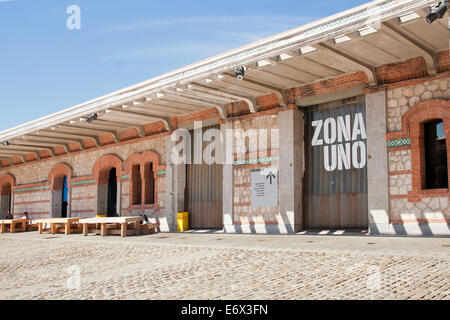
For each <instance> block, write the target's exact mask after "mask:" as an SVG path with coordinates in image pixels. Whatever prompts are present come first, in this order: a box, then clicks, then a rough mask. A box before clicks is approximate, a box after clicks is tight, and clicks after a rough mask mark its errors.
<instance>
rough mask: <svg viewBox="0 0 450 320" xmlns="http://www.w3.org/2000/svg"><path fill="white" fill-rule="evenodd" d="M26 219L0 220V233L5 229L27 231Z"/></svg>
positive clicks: (12, 231) (13, 231)
mask: <svg viewBox="0 0 450 320" xmlns="http://www.w3.org/2000/svg"><path fill="white" fill-rule="evenodd" d="M27 224H28V219H7V220H0V233H5V232H7V231H9V232H11V233H15V232H25V231H27Z"/></svg>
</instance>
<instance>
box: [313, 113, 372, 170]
mask: <svg viewBox="0 0 450 320" xmlns="http://www.w3.org/2000/svg"><path fill="white" fill-rule="evenodd" d="M311 126H312V128H314V134H313V137H312V141H311V145H312V146H313V147H320V148H323V166H324V168H325V170H326V171H329V172H332V171H335V170H339V171H341V170H350V169H352V167H353V168H355V169H363V168H364V167H365V166H366V164H367V150H366V142H365V140H366V139H367V133H366V127H365V124H364V117H363V114H362V113H356V114H355V116H354V121H353V122H352V121H351V115H349V114H348V115H345V116H339V117H337V118H334V117H330V118H327V119H325V120H315V121H312V122H311Z"/></svg>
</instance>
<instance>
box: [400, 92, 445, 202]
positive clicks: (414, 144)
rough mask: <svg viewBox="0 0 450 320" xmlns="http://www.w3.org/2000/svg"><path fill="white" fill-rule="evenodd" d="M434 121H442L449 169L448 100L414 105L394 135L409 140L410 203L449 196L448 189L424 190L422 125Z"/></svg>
mask: <svg viewBox="0 0 450 320" xmlns="http://www.w3.org/2000/svg"><path fill="white" fill-rule="evenodd" d="M435 119H442V120H443V122H444V132H445V134H446V136H447V139H446V143H447V167H448V168H450V155H449V151H450V139H449V137H450V102H449V101H448V100H443V99H433V100H427V101H423V102H420V103H418V104H416V105H415V106H414V107H413V108H411V109H410V110H408V112H406V113H405V114H404V115H403V117H402V129H403V130H402V131H401V132H398V133H396V134H397V135H398V136H399V137H400V138H410V139H411V157H412V159H411V164H412V168H413V171H412V191H410V192H409V199H410V201H421V199H422V197H427V196H446V195H447V196H448V195H449V189H445V190H443V189H437V190H424V186H425V178H426V177H425V174H426V172H425V171H426V170H425V144H424V143H425V142H424V123H426V122H428V121H430V120H435ZM449 178H450V175H449ZM449 184H450V181H449Z"/></svg>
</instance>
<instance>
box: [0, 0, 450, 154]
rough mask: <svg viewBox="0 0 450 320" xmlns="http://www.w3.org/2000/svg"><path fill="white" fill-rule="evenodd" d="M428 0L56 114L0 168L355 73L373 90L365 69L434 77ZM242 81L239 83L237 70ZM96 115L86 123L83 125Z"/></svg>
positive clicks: (3, 149)
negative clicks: (400, 65) (405, 67)
mask: <svg viewBox="0 0 450 320" xmlns="http://www.w3.org/2000/svg"><path fill="white" fill-rule="evenodd" d="M436 3H437V0H433V1H430V0H419V1H417V0H410V1H408V0H406V1H405V0H403V1H401V0H384V1H374V2H371V3H369V4H367V5H363V6H360V7H357V8H354V9H352V10H349V11H346V12H342V13H340V14H337V15H334V16H331V17H329V18H326V19H322V20H319V21H317V22H314V23H311V24H308V25H306V26H303V27H299V28H296V29H293V30H290V31H287V32H284V33H282V34H279V35H276V36H273V37H270V38H267V39H264V40H261V41H258V42H256V43H253V44H250V45H248V46H245V47H243V48H239V49H236V50H232V51H230V52H227V53H224V54H222V55H219V56H216V57H214V58H210V59H207V60H204V61H201V62H199V63H197V64H193V65H191V66H188V67H185V68H182V69H179V70H176V71H173V72H170V73H168V74H165V75H163V76H159V77H156V78H153V79H150V80H148V81H145V82H142V83H139V84H137V85H134V86H131V87H128V88H125V89H123V90H119V91H117V92H114V93H111V94H109V95H106V96H103V97H100V98H97V99H95V100H92V101H89V102H86V103H83V104H81V105H77V106H74V107H72V108H69V109H67V110H64V111H61V112H58V113H56V114H53V115H50V116H47V117H44V118H42V119H38V120H35V121H32V122H29V123H27V124H24V125H21V126H18V127H15V128H12V129H9V130H6V131H4V132H1V133H0V142H1V143H2V144H1V145H0V160H9V162H11V163H12V161H11V160H12V157H19V158H20V159H21V160H22V161H25V155H27V154H34V155H35V158H37V159H40V152H41V151H45V152H49V153H50V155H51V156H54V155H55V152H54V148H56V147H63V148H64V150H65V151H66V152H67V153H70V149H69V144H70V143H76V144H77V145H78V146H79V147H80V148H81V150H84V149H85V148H86V146H85V145H84V143H85V141H86V140H87V139H88V140H90V141H93V142H94V145H95V146H99V145H100V138H99V137H100V136H103V135H111V136H112V138H113V141H114V142H120V132H121V131H123V130H127V129H131V128H135V129H137V130H138V132H139V136H140V137H143V136H145V131H144V129H143V126H144V125H146V124H151V123H156V122H161V121H162V123H163V124H164V127H165V129H166V130H168V131H170V130H172V127H171V118H173V117H178V116H183V115H187V114H191V113H193V112H196V111H201V110H206V109H211V108H216V109H217V110H218V112H219V115H220V117H222V118H225V117H227V116H228V115H227V112H226V108H225V106H226V105H227V104H229V103H235V102H238V101H244V102H246V103H247V104H248V105H249V108H250V111H251V112H253V113H254V112H257V111H258V106H257V104H256V98H258V97H260V96H263V95H267V94H275V95H276V96H277V97H278V99H279V103H280V105H281V106H285V105H286V104H287V101H286V90H287V89H290V88H293V87H298V86H302V85H305V84H311V83H313V82H316V81H320V80H323V79H331V78H335V77H338V76H342V75H345V74H349V73H354V72H357V71H363V72H365V73H366V75H367V78H368V80H369V85H371V86H376V85H377V83H378V82H377V77H376V74H375V68H376V67H379V66H382V65H386V64H391V63H397V62H402V61H405V60H407V59H410V58H415V57H418V56H422V57H423V58H424V59H425V62H426V65H427V70H428V73H429V74H431V75H432V74H435V73H436V72H437V61H436V59H437V58H436V57H437V53H438V52H440V51H443V50H447V49H448V48H449V42H448V13H447V14H446V16H445V17H444V18H443V19H440V20H436V21H435V22H434V23H433V24H430V25H428V24H426V22H425V19H424V16H425V15H426V14H427V13H428V12H429V6H430V5H434V4H436ZM241 66H245V67H246V69H247V70H246V73H245V77H244V79H243V80H241V81H239V80H237V79H236V76H235V75H234V70H235V68H237V67H241ZM92 113H97V114H98V118H97V120H94V121H92V122H88V121H87V119H88V117H89V115H90V114H92ZM5 142H8V143H9V145H7V146H6V144H7V143H5Z"/></svg>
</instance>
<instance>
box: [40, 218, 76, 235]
mask: <svg viewBox="0 0 450 320" xmlns="http://www.w3.org/2000/svg"><path fill="white" fill-rule="evenodd" d="M82 219H83V218H52V219H39V220H35V221H33V223H36V224H37V225H38V231H39V233H40V234H42V233H43V232H44V231H45V230H48V229H44V224H49V225H50V233H51V234H56V233H59V232H64V234H66V235H69V234H71V233H74V232H77V233H81V227H80V225H79V221H80V220H82Z"/></svg>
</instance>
